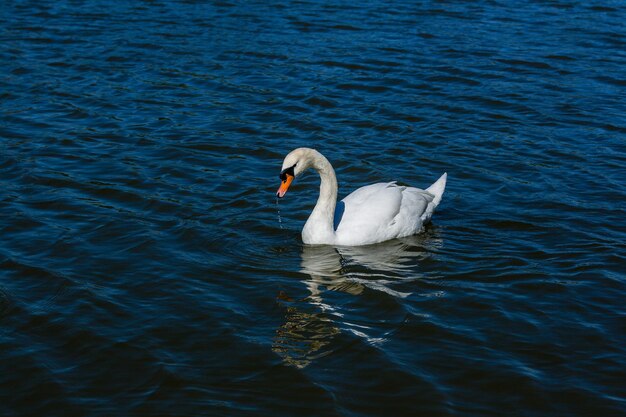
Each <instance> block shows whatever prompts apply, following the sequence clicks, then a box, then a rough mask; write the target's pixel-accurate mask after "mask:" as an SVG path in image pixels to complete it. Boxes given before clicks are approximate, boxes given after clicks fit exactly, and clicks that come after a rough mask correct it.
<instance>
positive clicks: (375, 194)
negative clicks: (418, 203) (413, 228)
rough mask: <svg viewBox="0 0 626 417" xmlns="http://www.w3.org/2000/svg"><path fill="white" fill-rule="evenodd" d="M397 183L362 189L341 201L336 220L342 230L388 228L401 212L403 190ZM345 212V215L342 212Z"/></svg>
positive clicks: (375, 185)
mask: <svg viewBox="0 0 626 417" xmlns="http://www.w3.org/2000/svg"><path fill="white" fill-rule="evenodd" d="M404 188H406V187H400V186H398V185H396V183H395V182H390V183H378V184H372V185H368V186H365V187H361V188H359V189H358V190H355V191H354V192H353V193H351V194H350V195H348V196H347V197H346V198H344V199H343V200H341V203H340V204H338V207H337V210H336V215H335V218H336V219H337V220H338V221H337V225H336V230H337V232H340V230H342V229H343V230H346V229H350V230H358V229H359V228H366V229H368V230H369V229H371V228H372V227H373V226H375V227H380V228H385V227H388V226H389V225H390V224H391V223H392V221H393V219H394V218H395V217H396V215H397V214H398V213H399V212H400V206H401V204H402V190H403V189H404ZM341 211H343V213H342V212H341Z"/></svg>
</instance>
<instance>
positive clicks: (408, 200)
mask: <svg viewBox="0 0 626 417" xmlns="http://www.w3.org/2000/svg"><path fill="white" fill-rule="evenodd" d="M309 168H313V169H314V170H316V171H317V172H318V174H319V175H320V178H321V183H320V195H319V198H318V200H317V204H316V205H315V208H313V211H312V212H311V215H310V216H309V219H308V220H307V222H306V223H305V225H304V228H303V229H302V241H303V242H304V243H305V244H309V245H336V246H361V245H369V244H373V243H379V242H383V241H385V240H390V239H395V238H399V237H406V236H410V235H413V234H416V233H419V232H421V231H422V229H423V225H424V224H425V223H427V222H428V221H429V220H430V218H431V216H432V214H433V212H434V210H435V208H436V207H437V206H438V205H439V202H440V201H441V197H442V196H443V191H444V189H445V187H446V178H447V173H444V174H443V175H442V176H441V177H440V178H439V179H438V180H437V181H436V182H435V183H434V184H433V185H431V186H430V187H428V188H427V189H425V190H422V189H419V188H413V187H405V186H400V185H398V184H396V182H395V181H393V182H387V183H378V184H372V185H367V186H365V187H361V188H359V189H357V190H355V191H354V192H352V193H351V194H350V195H348V196H347V197H346V198H344V199H343V200H341V202H340V203H339V204H337V177H336V176H335V170H334V169H333V167H332V165H331V164H330V162H328V159H326V157H325V156H324V155H322V154H321V153H319V152H318V151H316V150H315V149H311V148H298V149H294V150H293V151H291V152H290V153H289V154H288V155H287V156H286V157H285V160H284V161H283V165H282V169H281V172H280V175H279V177H280V180H281V184H280V187H279V188H278V191H277V192H276V197H278V198H283V197H284V196H285V193H286V192H287V190H288V189H289V186H290V185H291V183H292V182H293V180H294V178H296V177H297V176H298V175H300V174H302V173H303V172H304V171H306V170H307V169H309Z"/></svg>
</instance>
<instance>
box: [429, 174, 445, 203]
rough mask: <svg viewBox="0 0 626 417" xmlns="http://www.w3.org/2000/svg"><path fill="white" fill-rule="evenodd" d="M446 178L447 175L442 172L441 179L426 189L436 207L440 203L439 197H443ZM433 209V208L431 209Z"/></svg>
mask: <svg viewBox="0 0 626 417" xmlns="http://www.w3.org/2000/svg"><path fill="white" fill-rule="evenodd" d="M447 178H448V173H447V172H444V173H443V175H442V176H441V177H439V179H438V180H437V181H435V182H434V183H433V185H431V186H430V187H428V188H427V189H426V191H428V192H429V193H431V194H432V195H434V196H435V198H434V199H433V205H434V206H435V207H437V206H438V205H439V202H440V201H441V197H443V191H444V190H445V189H446V179H447ZM433 208H434V207H433Z"/></svg>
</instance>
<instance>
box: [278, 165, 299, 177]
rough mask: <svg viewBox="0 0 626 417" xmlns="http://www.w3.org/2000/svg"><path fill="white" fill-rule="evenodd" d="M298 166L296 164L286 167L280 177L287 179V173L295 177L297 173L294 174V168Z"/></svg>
mask: <svg viewBox="0 0 626 417" xmlns="http://www.w3.org/2000/svg"><path fill="white" fill-rule="evenodd" d="M295 167H296V164H294V165H293V166H292V167H289V168H285V169H283V170H282V171H281V172H280V175H279V176H278V177H279V178H280V180H281V181H287V175H291V176H292V177H295V176H296V175H295V174H294V171H293V169H294V168H295Z"/></svg>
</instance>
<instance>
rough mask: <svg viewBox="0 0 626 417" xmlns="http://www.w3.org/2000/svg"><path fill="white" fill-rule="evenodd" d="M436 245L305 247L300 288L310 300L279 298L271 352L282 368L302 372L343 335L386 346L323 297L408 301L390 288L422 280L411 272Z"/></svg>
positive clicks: (426, 241) (431, 241)
mask: <svg viewBox="0 0 626 417" xmlns="http://www.w3.org/2000/svg"><path fill="white" fill-rule="evenodd" d="M440 243H441V242H440V239H436V238H434V237H433V236H432V234H430V233H429V234H427V235H419V236H411V237H407V238H403V239H394V240H391V241H388V242H384V243H380V244H376V245H368V246H358V247H337V248H336V247H332V246H326V245H316V246H310V245H305V246H304V247H303V248H302V264H301V265H302V269H301V272H303V273H305V274H307V275H308V276H309V279H307V280H305V281H304V284H305V285H306V286H307V288H308V289H309V291H310V295H309V296H308V297H307V298H305V299H304V300H291V299H289V298H288V297H282V298H281V299H282V300H283V301H284V302H285V304H286V311H285V323H284V324H283V325H282V326H281V327H279V328H278V329H277V331H276V336H275V338H274V342H273V346H272V348H273V350H274V352H276V353H277V354H279V355H280V356H281V357H282V358H283V360H284V361H285V363H288V364H290V365H293V366H296V367H298V368H303V367H306V366H307V365H308V364H309V363H311V361H313V360H315V359H316V358H318V357H320V356H324V355H327V354H330V353H332V352H333V350H334V349H335V348H336V346H335V345H334V344H333V343H332V342H333V341H334V340H335V338H336V337H337V336H338V335H339V334H340V333H341V332H342V331H344V332H348V333H351V334H354V335H356V336H358V337H362V338H364V339H365V340H366V341H367V342H368V343H371V344H377V343H382V342H384V340H385V337H386V335H385V334H382V335H381V334H378V335H377V334H375V333H376V329H370V328H366V327H364V326H363V325H362V324H357V323H351V322H350V319H349V316H348V317H345V316H344V314H343V313H342V311H341V309H340V307H336V306H332V305H329V304H328V303H327V302H325V301H324V300H323V294H324V291H339V292H343V293H346V294H350V295H353V296H358V295H360V294H362V293H363V292H364V291H365V290H366V289H370V290H375V291H382V292H384V293H386V294H389V295H391V296H393V297H400V298H403V297H406V296H407V295H409V294H410V293H402V292H399V291H395V290H393V289H391V288H390V286H392V285H393V284H394V283H400V282H406V281H407V280H410V279H416V278H420V275H418V274H415V272H414V270H415V265H416V264H417V263H418V262H419V261H421V260H423V259H425V258H426V257H428V256H429V253H430V250H429V248H432V247H433V246H438V245H439V244H440ZM303 301H304V302H303ZM385 331H388V330H385ZM372 333H374V334H372Z"/></svg>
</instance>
